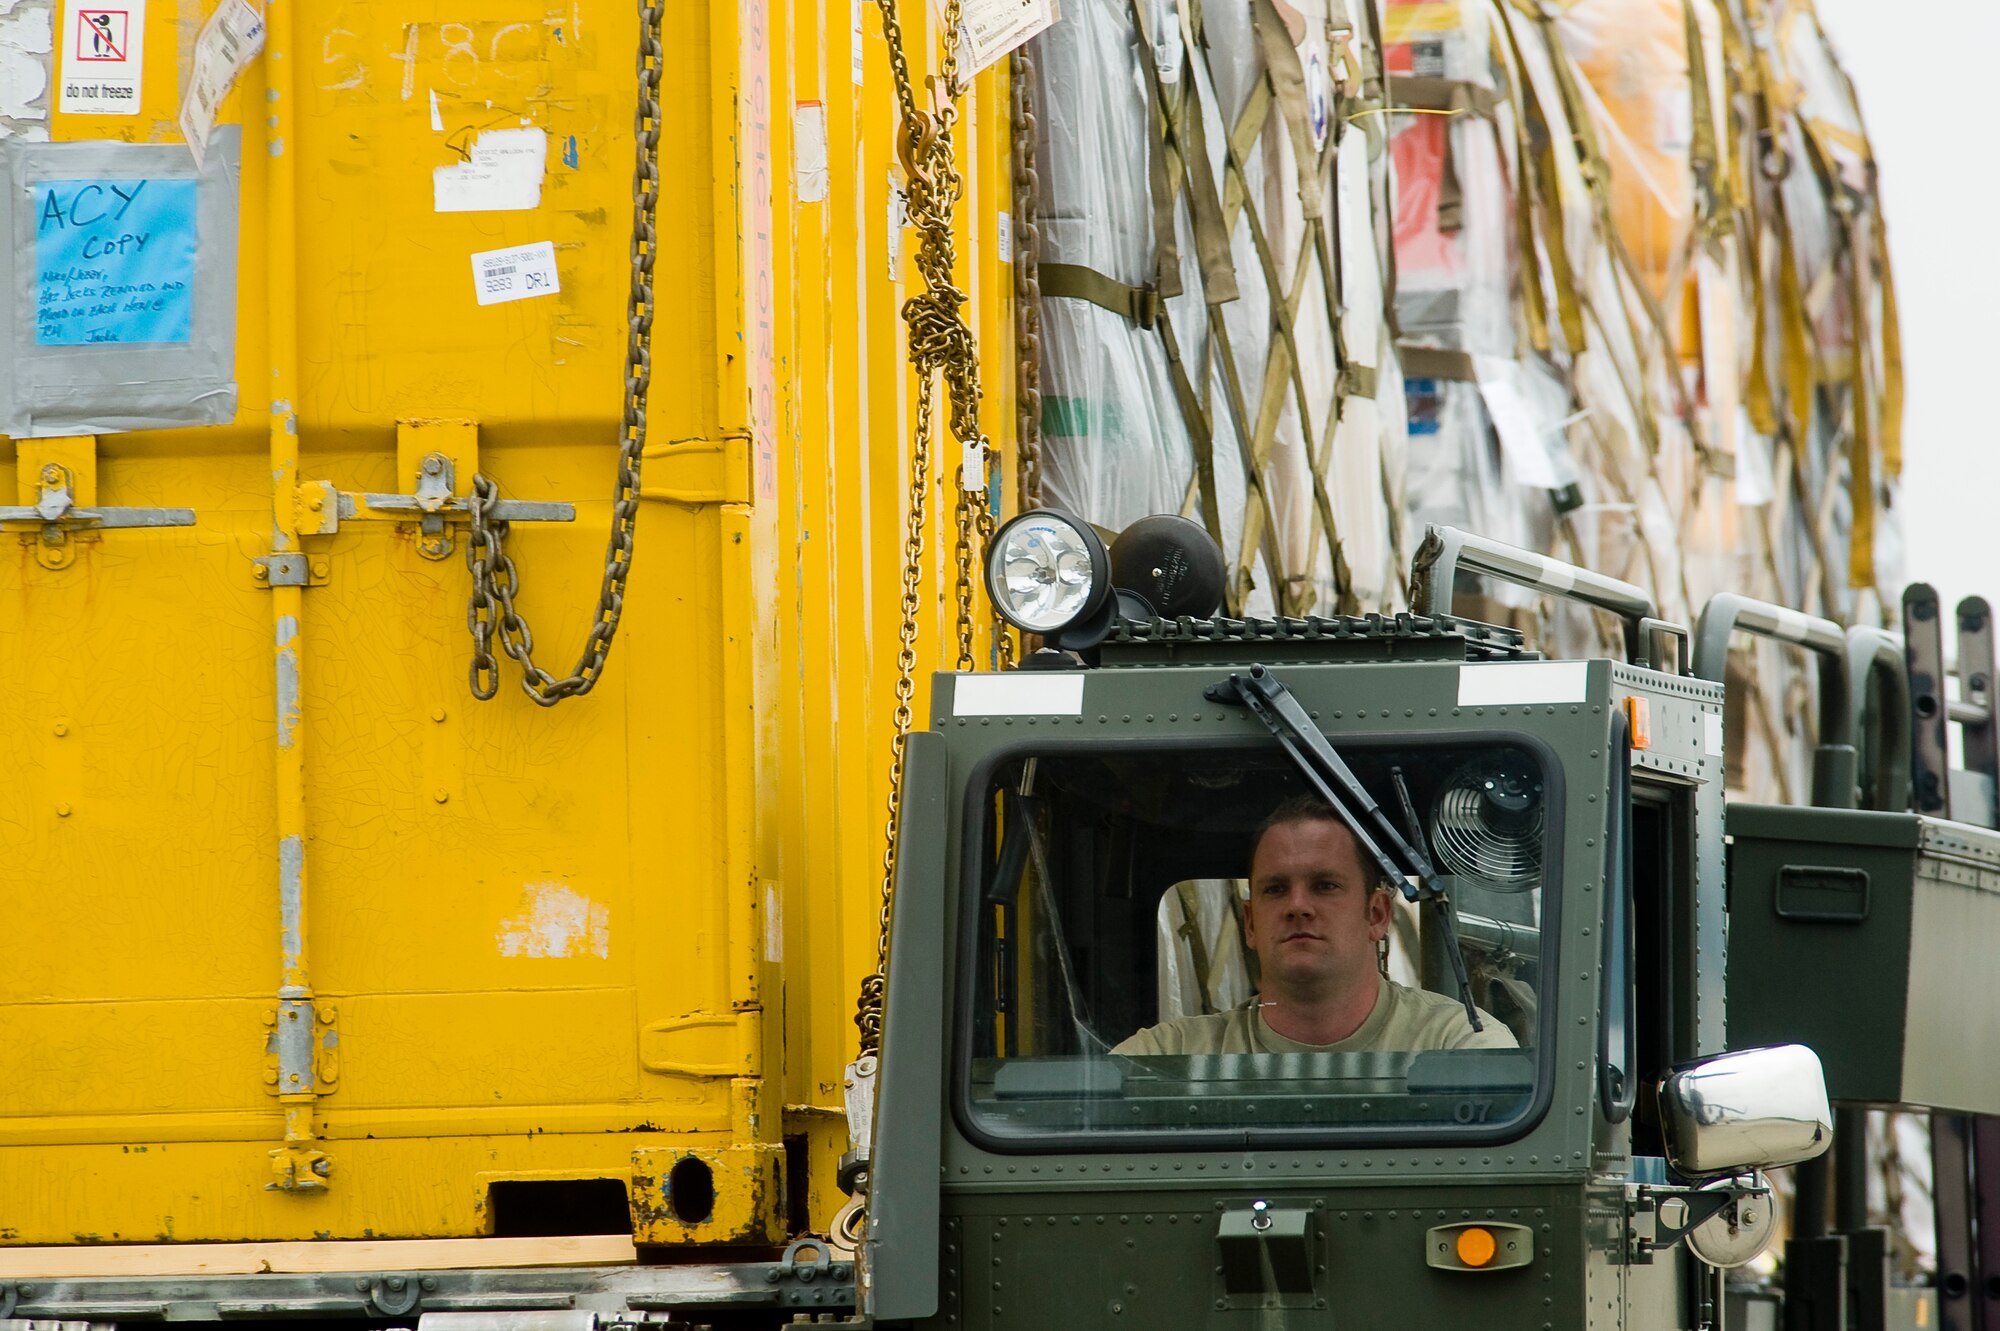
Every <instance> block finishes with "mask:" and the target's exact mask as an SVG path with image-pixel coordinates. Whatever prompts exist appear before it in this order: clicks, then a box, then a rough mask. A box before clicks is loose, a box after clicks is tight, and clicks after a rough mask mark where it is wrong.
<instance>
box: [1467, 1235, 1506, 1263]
mask: <svg viewBox="0 0 2000 1331" xmlns="http://www.w3.org/2000/svg"><path fill="white" fill-rule="evenodd" d="M1499 1249H1500V1245H1499V1244H1498V1243H1496V1242H1494V1240H1493V1231H1492V1230H1490V1229H1480V1228H1478V1227H1477V1226H1473V1227H1471V1228H1468V1229H1461V1230H1459V1231H1458V1260H1459V1261H1461V1262H1464V1263H1465V1264H1466V1265H1467V1266H1484V1265H1486V1264H1487V1263H1488V1262H1490V1261H1492V1260H1493V1254H1494V1253H1496V1252H1498V1251H1499Z"/></svg>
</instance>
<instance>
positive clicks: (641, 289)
mask: <svg viewBox="0 0 2000 1331" xmlns="http://www.w3.org/2000/svg"><path fill="white" fill-rule="evenodd" d="M664 9H665V5H664V3H663V0H654V2H653V3H644V4H641V6H640V9H639V61H638V74H639V105H638V109H637V111H636V112H635V113H634V115H633V131H632V137H633V139H634V153H635V157H636V162H635V164H634V166H633V170H632V251H631V264H632V281H631V286H630V288H629V291H628V293H627V295H626V298H625V323H626V330H627V336H626V343H625V418H624V424H623V427H622V433H621V437H620V439H619V444H618V481H617V486H616V488H615V489H614V490H613V492H612V501H611V535H610V537H609V539H608V541H607V542H606V545H605V549H604V577H603V581H602V582H601V583H600V584H599V587H598V593H597V616H596V619H595V620H594V621H593V622H592V623H591V626H590V635H589V637H588V638H587V639H586V640H585V642H584V645H583V653H582V655H581V656H579V657H578V658H577V663H576V666H575V668H574V669H573V670H572V671H571V672H570V673H569V674H568V675H566V676H563V677H561V678H558V677H556V676H555V675H552V674H550V673H549V672H548V671H547V670H544V669H543V668H542V667H540V666H538V665H536V664H535V661H534V650H535V635H534V634H533V633H531V632H530V631H529V630H528V624H527V621H526V620H524V619H522V618H521V616H520V614H519V613H518V612H516V610H515V609H514V597H515V594H516V593H517V592H519V591H520V589H521V577H520V574H519V572H518V571H517V570H516V569H515V567H514V561H513V560H512V559H511V558H510V557H509V556H508V555H507V552H506V551H507V531H508V524H507V523H505V522H502V521H500V520H498V519H496V518H493V517H492V516H490V513H489V510H490V509H491V507H492V505H493V503H494V502H495V500H497V499H498V498H499V494H500V489H499V487H498V486H497V485H495V484H494V482H493V479H492V478H491V477H489V476H487V475H486V474H485V473H484V472H482V473H480V474H479V475H477V476H475V477H473V479H472V493H471V494H470V495H469V496H468V497H467V500H466V504H467V507H468V509H469V510H470V511H471V514H472V533H471V536H470V539H468V540H467V542H466V545H465V562H466V564H467V565H468V566H469V567H470V568H471V570H472V601H471V604H470V605H468V606H467V607H466V622H467V624H468V625H469V626H470V627H471V629H472V668H471V672H470V674H471V681H472V696H473V697H475V698H479V699H482V700H483V699H488V698H491V697H493V695H494V694H495V693H497V692H498V691H499V688H500V667H499V663H498V662H497V661H496V660H495V659H494V656H493V639H494V637H495V635H496V634H497V635H498V637H499V639H500V646H501V648H502V650H504V651H505V652H506V653H507V655H509V656H511V657H513V658H514V660H515V661H517V662H519V663H520V666H521V689H522V691H523V692H525V693H526V694H527V695H528V696H529V697H530V698H533V699H534V700H535V701H536V702H537V703H538V704H540V705H541V706H543V707H553V706H555V705H556V704H557V703H559V702H561V701H562V700H563V699H564V698H570V697H581V696H582V695H584V694H586V693H588V692H590V691H591V690H592V689H594V688H596V687H597V681H598V680H599V679H601V678H603V676H604V659H605V657H606V656H608V655H609V654H610V652H611V640H612V638H613V637H615V636H616V635H617V633H618V622H619V620H620V618H621V617H622V616H623V615H624V613H625V580H626V578H628V577H629V576H630V575H631V572H632V533H633V530H634V528H635V527H636V526H637V525H638V517H639V467H640V463H641V462H642V460H643V455H644V452H645V447H646V396H647V393H648V391H649V390H650V388H651V387H652V382H653V260H654V258H655V256H656V255H657V253H658V248H659V242H658V238H657V236H656V235H655V233H654V230H653V219H654V216H655V214H656V213H657V212H658V207H659V201H660V164H659V145H660V70H661V66H662V65H663V63H664V60H665V56H664V51H663V48H662V45H661V39H660V22H661V15H662V13H663V12H664Z"/></svg>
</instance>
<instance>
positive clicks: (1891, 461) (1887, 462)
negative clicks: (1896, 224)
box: [1875, 215, 1903, 478]
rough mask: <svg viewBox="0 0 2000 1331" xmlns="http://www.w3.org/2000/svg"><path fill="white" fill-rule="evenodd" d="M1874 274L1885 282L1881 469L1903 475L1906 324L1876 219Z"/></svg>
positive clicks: (1882, 226) (1883, 228)
mask: <svg viewBox="0 0 2000 1331" xmlns="http://www.w3.org/2000/svg"><path fill="white" fill-rule="evenodd" d="M1875 271H1876V272H1878V273H1879V274H1881V282H1882V469H1883V471H1885V472H1887V473H1888V474H1889V476H1890V477H1892V478H1894V477H1900V476H1901V475H1902V474H1903V324H1902V315H1901V314H1900V312H1899V311H1898V310H1897V309H1896V274H1895V270H1894V269H1892V268H1891V267H1890V266H1889V231H1888V224H1887V222H1886V221H1885V220H1884V219H1883V218H1882V217H1881V216H1879V215H1878V216H1877V217H1876V218H1875Z"/></svg>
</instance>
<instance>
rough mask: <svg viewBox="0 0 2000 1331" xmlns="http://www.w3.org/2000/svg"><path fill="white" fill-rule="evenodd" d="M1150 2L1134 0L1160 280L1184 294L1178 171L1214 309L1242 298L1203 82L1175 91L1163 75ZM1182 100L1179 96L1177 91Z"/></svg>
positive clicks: (1186, 82) (1169, 292) (1185, 83)
mask: <svg viewBox="0 0 2000 1331" xmlns="http://www.w3.org/2000/svg"><path fill="white" fill-rule="evenodd" d="M1145 11H1146V5H1145V3H1144V0H1131V14H1132V24H1133V26H1134V28H1136V29H1137V30H1138V33H1139V40H1140V43H1141V48H1140V60H1139V64H1140V65H1141V66H1142V67H1143V68H1144V69H1145V71H1146V87H1147V102H1148V106H1149V107H1150V108H1151V109H1152V111H1153V112H1154V114H1153V117H1152V121H1153V126H1152V127H1153V135H1152V138H1153V143H1152V151H1151V154H1150V160H1149V162H1148V172H1149V178H1150V180H1151V182H1152V191H1153V244H1154V246H1155V248H1156V253H1157V254H1158V258H1159V264H1158V271H1157V272H1156V273H1155V274H1154V281H1155V283H1156V284H1157V285H1158V287H1159V289H1160V293H1161V294H1162V295H1165V296H1178V295H1180V294H1181V268H1180V245H1179V241H1178V239H1177V237H1176V232H1175V228H1174V187H1173V178H1174V176H1175V174H1176V171H1175V169H1174V168H1175V167H1176V166H1178V167H1179V168H1180V170H1179V172H1178V174H1179V175H1180V176H1181V177H1182V178H1183V179H1185V180H1186V181H1187V184H1188V214H1189V217H1190V218H1191V219H1192V221H1193V224H1194V243H1195V257H1196V258H1197V259H1198V260H1199V261H1200V264H1201V281H1202V290H1203V293H1204V294H1205V295H1206V297H1207V299H1208V303H1209V304H1211V305H1221V304H1225V303H1227V302H1229V301H1232V300H1235V299H1236V298H1237V287H1236V267H1235V264H1234V263H1233V262H1232V261H1231V258H1230V252H1229V231H1228V229H1227V228H1226V227H1225V226H1223V224H1222V199H1221V196H1220V195H1219V194H1218V193H1217V191H1216V188H1215V177H1214V176H1212V175H1211V174H1210V173H1209V171H1208V146H1207V142H1206V139H1205V136H1204V134H1203V130H1202V114H1201V104H1200V95H1201V90H1200V86H1199V83H1198V82H1197V80H1195V79H1194V78H1193V77H1192V76H1190V77H1188V78H1185V79H1182V80H1180V81H1179V84H1178V85H1177V88H1176V89H1169V87H1168V86H1167V84H1166V83H1165V82H1164V80H1162V79H1161V77H1160V67H1159V65H1158V63H1157V62H1156V61H1155V60H1154V59H1153V57H1152V52H1154V51H1155V50H1157V49H1158V45H1157V43H1156V41H1155V40H1154V33H1153V27H1152V24H1151V23H1149V22H1148V21H1147V17H1146V12H1145ZM1176 91H1178V92H1179V94H1180V95H1179V96H1175V95H1174V94H1175V92H1176Z"/></svg>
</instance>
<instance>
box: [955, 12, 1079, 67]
mask: <svg viewBox="0 0 2000 1331" xmlns="http://www.w3.org/2000/svg"><path fill="white" fill-rule="evenodd" d="M933 5H934V7H935V8H938V9H939V10H942V8H943V7H942V6H941V5H937V4H936V0H933ZM939 16H940V17H942V13H940V15H939ZM1061 17H1062V9H1061V7H1060V6H1059V5H1058V4H1057V0H962V3H961V4H960V6H959V11H958V77H959V79H960V81H961V82H964V81H967V80H969V79H971V78H972V76H973V75H974V74H977V73H978V72H979V71H980V70H982V69H985V68H986V67H987V66H988V65H990V64H992V63H993V62H994V61H996V60H998V59H999V58H1000V57H1001V56H1003V55H1007V54H1009V53H1011V52H1012V51H1014V50H1015V48H1017V47H1019V46H1022V45H1024V44H1026V42H1027V41H1028V39H1029V38H1031V37H1033V36H1034V35H1035V34H1036V33H1038V32H1040V31H1042V30H1043V29H1044V28H1047V27H1049V26H1051V25H1052V24H1054V23H1055V21H1056V20H1057V19H1059V18H1061Z"/></svg>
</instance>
